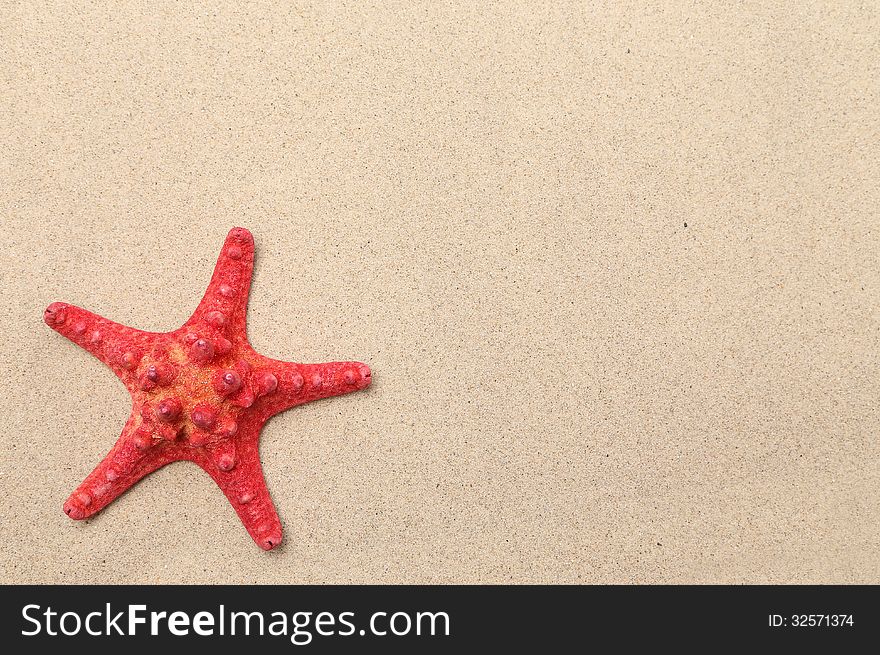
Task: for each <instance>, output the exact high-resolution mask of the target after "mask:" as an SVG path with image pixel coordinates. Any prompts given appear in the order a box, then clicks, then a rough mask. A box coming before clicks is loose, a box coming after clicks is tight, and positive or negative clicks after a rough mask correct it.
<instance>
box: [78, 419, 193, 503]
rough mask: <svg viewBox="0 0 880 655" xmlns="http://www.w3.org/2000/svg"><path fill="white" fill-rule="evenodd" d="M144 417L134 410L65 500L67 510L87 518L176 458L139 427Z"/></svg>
mask: <svg viewBox="0 0 880 655" xmlns="http://www.w3.org/2000/svg"><path fill="white" fill-rule="evenodd" d="M140 425H141V419H140V418H139V417H137V416H136V414H135V413H132V415H131V417H129V419H128V422H127V423H126V424H125V427H123V429H122V434H121V435H120V437H119V439H118V440H117V441H116V444H115V445H114V446H113V448H112V449H111V450H110V452H109V453H107V455H106V456H105V457H104V459H102V460H101V462H100V463H99V464H98V465H97V466H96V467H95V469H94V470H93V471H92V472H91V473H89V475H88V477H86V479H85V480H83V482H82V484H80V485H79V487H77V488H76V491H74V492H73V493H72V494H71V495H70V497H69V498H68V499H67V501H66V502H65V503H64V513H65V514H67V515H68V516H69V517H70V518H72V519H75V520H81V519H87V518H89V517H91V516H93V515H95V514H97V513H98V512H100V511H101V510H102V509H104V508H105V507H106V506H107V505H109V504H110V503H112V502H113V501H114V500H116V498H118V497H119V496H120V495H122V494H123V493H125V492H126V491H127V490H128V489H129V488H130V487H131V486H133V485H134V484H135V483H136V482H138V481H139V480H140V479H141V478H143V477H145V476H147V475H149V474H150V473H152V472H153V471H155V470H156V469H159V468H161V467H163V466H165V465H166V464H168V463H169V462H171V461H173V460H175V459H177V457H175V456H174V455H173V454H172V453H171V452H170V451H168V450H166V449H163V448H154V447H153V441H152V438H151V437H150V435H149V434H144V433H143V432H142V431H139V429H138V428H139V427H140Z"/></svg>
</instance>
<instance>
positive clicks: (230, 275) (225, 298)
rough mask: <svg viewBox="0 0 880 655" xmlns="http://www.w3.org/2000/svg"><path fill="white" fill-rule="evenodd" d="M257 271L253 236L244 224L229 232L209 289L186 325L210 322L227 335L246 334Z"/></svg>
mask: <svg viewBox="0 0 880 655" xmlns="http://www.w3.org/2000/svg"><path fill="white" fill-rule="evenodd" d="M253 272H254V237H253V235H251V233H250V232H249V231H248V230H246V229H245V228H243V227H234V228H232V229H231V230H230V231H229V234H228V235H226V241H225V242H224V243H223V249H222V250H221V251H220V256H219V257H218V258H217V264H216V265H215V266H214V274H213V275H212V276H211V281H210V283H208V289H207V290H206V291H205V295H204V296H203V297H202V300H201V302H200V303H199V306H198V307H197V308H196V311H195V312H193V315H192V317H190V319H189V320H188V321H187V322H186V326H187V327H191V326H197V325H208V326H210V327H212V328H215V329H216V330H217V331H219V332H220V333H221V334H223V335H224V336H225V338H227V339H232V340H235V338H236V337H240V338H244V337H245V329H246V326H245V321H246V317H247V303H248V296H249V294H250V288H251V278H252V276H253Z"/></svg>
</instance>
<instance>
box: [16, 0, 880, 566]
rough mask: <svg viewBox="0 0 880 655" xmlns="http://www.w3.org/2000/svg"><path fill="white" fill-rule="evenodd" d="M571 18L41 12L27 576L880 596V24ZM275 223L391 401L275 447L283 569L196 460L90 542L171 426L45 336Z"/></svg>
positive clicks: (146, 323) (326, 413) (25, 503)
mask: <svg viewBox="0 0 880 655" xmlns="http://www.w3.org/2000/svg"><path fill="white" fill-rule="evenodd" d="M550 4H551V3H546V4H544V3H534V2H521V3H509V2H505V3H498V4H491V5H488V4H484V3H469V2H458V3H447V2H442V3H439V2H425V3H416V2H394V3H381V4H377V5H368V4H366V3H357V2H349V3H345V4H342V3H338V4H337V3H333V4H330V3H320V4H305V3H290V2H281V1H276V2H266V3H253V4H251V3H241V2H221V3H215V2H209V3H177V2H154V3H144V2H123V3H119V4H118V5H114V6H112V7H111V6H109V5H108V6H105V5H104V4H103V3H91V2H73V3H57V4H56V3H42V2H2V3H0V5H2V9H0V16H2V18H0V43H2V44H3V48H2V50H0V84H2V93H0V144H2V148H0V221H2V238H3V247H2V249H0V334H2V340H0V375H2V385H0V388H2V391H0V444H2V452H3V456H2V461H0V498H3V499H5V502H4V503H2V504H0V529H2V554H0V579H2V581H3V582H21V583H24V582H58V583H61V582H83V583H84V582H110V583H124V582H134V583H153V582H157V583H158V582H169V583H170V582H181V583H221V582H229V583H271V582H277V583H315V582H340V583H341V582H358V583H404V582H406V583H447V582H460V583H479V582H517V583H538V582H546V583H555V582H558V583H580V582H583V583H605V582H620V583H631V582H638V583H668V582H671V583H691V582H697V583H704V582H705V583H708V582H718V583H724V582H730V583H761V582H773V583H795V582H818V583H851V582H870V583H878V582H880V438H878V437H880V411H878V401H880V375H878V373H880V367H878V364H880V311H878V307H880V273H878V271H880V211H878V208H880V184H878V182H880V145H878V144H880V109H878V107H880V81H878V80H880V64H878V62H880V47H878V38H877V35H878V34H880V8H878V6H877V4H876V3H872V2H867V3H861V2H821V3H817V2H803V3H790V2H789V3H783V2H780V3H773V2H743V3H712V2H681V3H677V2H675V3H660V5H659V6H655V5H656V3H625V2H624V3H621V2H608V3H552V6H550ZM542 5H543V6H542ZM647 5H651V6H650V7H648V6H647ZM235 225H241V226H244V227H247V228H249V229H250V230H251V231H252V232H253V233H254V235H255V238H256V242H257V255H256V256H257V262H256V272H255V278H254V286H253V291H252V295H251V303H250V311H249V336H250V340H251V342H252V344H253V346H254V347H255V348H256V349H257V350H258V351H259V352H262V353H264V354H266V355H269V356H272V357H277V358H279V359H285V360H292V361H302V362H321V361H328V360H345V359H354V360H360V361H364V362H367V363H368V364H369V365H370V366H371V367H372V369H373V372H374V383H373V386H372V387H371V388H370V389H369V390H367V391H365V392H360V393H357V394H351V395H348V396H343V397H340V398H334V399H330V400H325V401H321V402H317V403H312V404H309V405H305V406H303V407H300V408H297V409H294V410H291V411H289V412H287V413H285V414H283V415H280V416H278V417H276V418H274V419H272V420H271V421H270V423H269V424H268V425H267V426H266V429H265V430H264V432H263V437H262V442H261V455H262V460H263V465H264V468H265V471H266V477H267V480H268V484H269V488H270V491H271V493H272V496H273V498H274V500H275V503H276V505H277V507H278V512H279V515H280V516H281V520H282V523H283V525H284V530H285V543H284V544H283V546H282V547H280V548H279V549H277V550H276V551H272V552H270V553H264V552H263V551H261V550H260V549H259V548H257V547H256V546H255V545H254V543H253V542H252V540H251V539H250V537H249V536H248V535H247V533H246V532H245V530H244V528H243V527H242V526H241V525H240V523H239V520H238V518H237V517H236V515H235V512H234V511H233V509H232V508H231V506H230V505H229V503H228V502H227V501H226V499H225V498H224V497H223V495H222V493H220V491H219V490H218V489H217V488H216V486H215V485H214V483H213V482H212V481H211V479H210V478H209V477H208V476H207V475H206V474H204V473H203V472H202V471H201V470H199V469H198V468H197V467H195V466H194V465H191V464H186V463H176V464H172V465H170V466H168V467H166V468H164V469H162V470H160V471H158V472H157V473H155V474H153V475H152V476H150V477H148V478H147V479H145V480H144V481H142V482H141V483H140V484H138V485H137V486H136V487H134V488H133V489H132V490H131V491H130V492H128V493H127V494H125V495H124V496H123V497H121V498H119V499H118V500H117V501H116V502H114V503H113V504H112V505H110V506H109V507H108V508H107V509H106V510H104V511H103V512H102V513H101V514H99V515H98V516H96V517H95V518H93V519H91V520H89V521H85V522H74V521H71V520H70V519H69V518H68V517H67V516H65V515H64V514H63V513H62V511H61V506H62V503H63V502H64V500H65V499H66V498H67V496H68V494H69V493H70V492H71V491H72V490H73V489H75V488H76V486H77V485H78V484H79V483H80V481H81V480H82V479H83V478H84V477H85V476H86V475H87V474H88V473H89V472H90V471H91V469H92V467H93V466H94V465H95V464H97V463H98V462H99V461H100V459H101V458H102V457H103V455H104V454H105V453H106V452H107V451H108V450H109V448H110V447H111V446H112V445H113V443H114V441H115V440H116V437H117V436H118V434H119V431H120V430H121V428H122V425H123V423H124V421H125V419H126V418H127V416H128V414H129V411H130V401H129V396H128V393H127V392H126V391H125V389H124V388H123V386H122V385H121V384H120V383H119V381H118V380H117V379H116V378H115V377H114V376H113V374H112V373H111V372H110V371H109V370H108V369H106V368H105V367H103V366H102V365H101V364H100V363H99V362H98V361H97V360H95V359H94V358H92V357H91V356H89V355H88V354H87V353H86V352H84V351H82V350H80V349H78V348H77V347H76V346H75V345H73V344H72V343H70V342H68V341H67V340H65V339H64V338H62V337H61V336H60V335H58V334H56V333H55V332H53V331H52V330H50V329H49V328H48V327H47V326H46V325H44V324H43V322H42V315H43V309H44V308H45V307H46V306H47V305H48V304H49V303H50V302H52V301H56V300H60V301H66V302H70V303H73V304H76V305H79V306H82V307H85V308H87V309H90V310H92V311H95V312H97V313H99V314H101V315H104V316H106V317H108V318H110V319H113V320H115V321H119V322H121V323H125V324H127V325H131V326H134V327H137V328H141V329H147V330H159V331H166V330H171V329H174V328H176V327H178V326H179V325H180V324H182V323H183V321H185V320H186V319H187V318H188V317H189V315H190V313H191V312H192V310H193V309H194V308H195V306H196V304H197V302H198V300H199V298H200V297H201V294H202V292H203V291H204V288H205V286H206V284H207V282H208V279H209V277H210V275H211V270H212V267H213V264H214V261H215V258H216V256H217V253H218V250H219V248H220V246H221V244H222V242H223V238H224V236H225V234H226V232H227V231H228V230H229V228H231V227H233V226H235Z"/></svg>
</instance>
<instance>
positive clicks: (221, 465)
mask: <svg viewBox="0 0 880 655" xmlns="http://www.w3.org/2000/svg"><path fill="white" fill-rule="evenodd" d="M261 428H262V423H260V424H257V423H249V424H247V425H242V426H241V427H240V428H239V435H238V437H237V438H236V439H235V440H230V441H225V442H220V443H216V444H213V445H210V446H208V447H207V448H205V449H204V450H202V451H201V452H200V453H199V456H198V457H196V458H194V459H195V461H196V462H197V463H198V464H199V466H201V467H202V468H203V469H204V470H205V471H206V472H207V473H208V475H210V476H211V477H212V478H213V479H214V482H216V483H217V486H218V487H220V489H221V491H223V493H224V494H225V495H226V498H227V499H228V500H229V502H230V503H231V504H232V507H233V508H234V509H235V511H236V513H237V514H238V517H239V518H240V519H241V522H242V524H244V527H245V528H246V529H247V531H248V534H250V536H251V538H252V539H253V540H254V542H256V544H257V545H258V546H259V547H260V548H262V549H263V550H272V549H273V548H275V547H277V546H278V545H279V544H280V543H281V521H280V520H279V519H278V512H277V511H276V510H275V504H274V503H273V502H272V498H271V496H269V489H268V488H267V487H266V478H265V477H264V476H263V467H262V466H261V464H260V452H259V445H258V444H259V434H260V429H261Z"/></svg>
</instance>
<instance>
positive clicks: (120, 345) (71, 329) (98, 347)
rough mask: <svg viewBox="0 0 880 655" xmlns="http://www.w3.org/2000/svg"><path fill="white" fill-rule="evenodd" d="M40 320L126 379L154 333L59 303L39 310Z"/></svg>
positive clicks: (147, 347)
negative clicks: (41, 316)
mask: <svg viewBox="0 0 880 655" xmlns="http://www.w3.org/2000/svg"><path fill="white" fill-rule="evenodd" d="M43 320H44V321H45V322H46V325H48V326H49V327H51V328H52V329H53V330H55V331H56V332H58V333H59V334H62V335H64V336H65V337H67V338H68V339H70V340H71V341H73V342H74V343H75V344H77V345H78V346H80V347H82V348H84V349H85V350H87V351H89V352H90V353H91V354H92V355H94V356H95V357H96V358H98V359H99V360H101V361H102V362H104V364H106V365H107V366H109V367H110V368H111V369H112V370H113V372H114V373H116V375H117V376H119V378H120V379H122V380H123V381H126V382H127V381H129V378H131V377H132V375H133V373H132V371H133V370H134V369H135V368H136V367H137V366H138V364H139V362H140V360H141V358H142V357H143V356H144V354H145V353H147V352H148V351H149V350H150V348H151V347H152V342H153V340H154V339H155V338H156V336H157V334H156V333H155V332H144V331H143V330H136V329H134V328H130V327H128V326H126V325H122V324H120V323H114V322H113V321H111V320H108V319H106V318H104V317H102V316H98V315H97V314H93V313H92V312H90V311H87V310H85V309H81V308H79V307H76V306H75V305H68V304H67V303H63V302H53V303H52V304H51V305H49V306H48V307H47V308H46V311H45V312H44V313H43Z"/></svg>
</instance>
